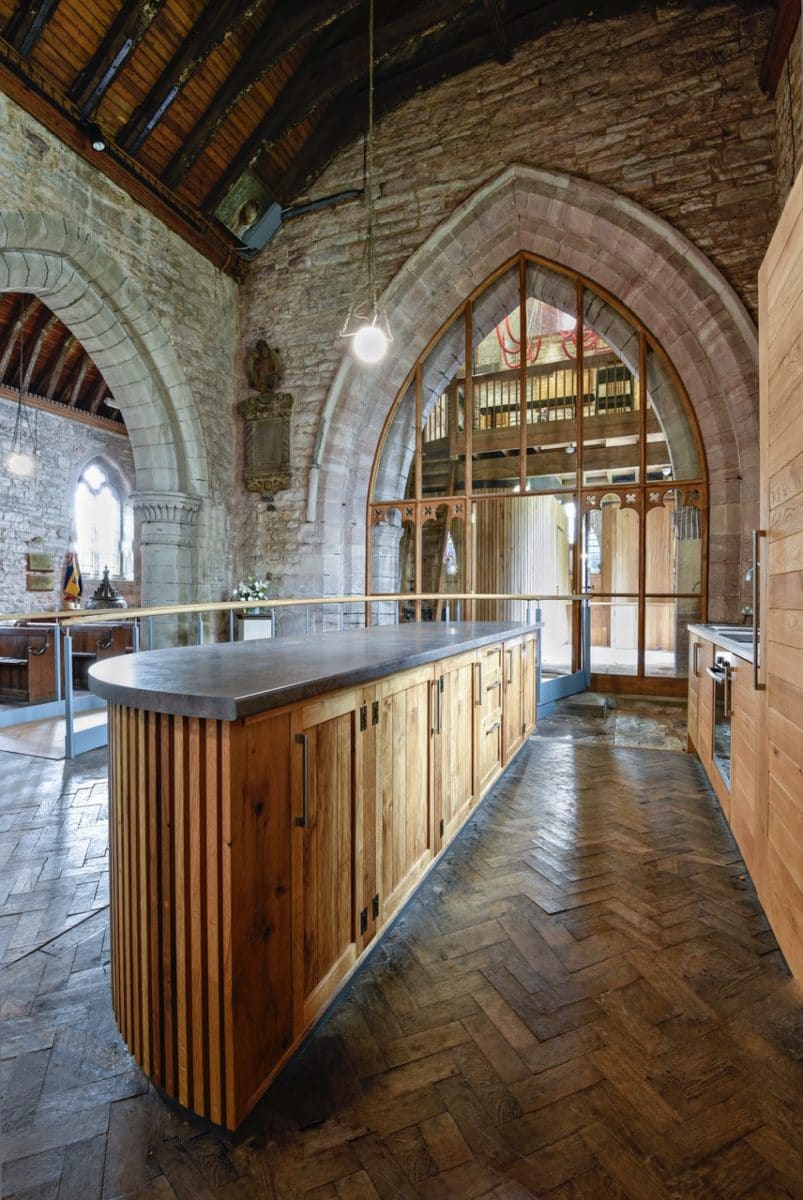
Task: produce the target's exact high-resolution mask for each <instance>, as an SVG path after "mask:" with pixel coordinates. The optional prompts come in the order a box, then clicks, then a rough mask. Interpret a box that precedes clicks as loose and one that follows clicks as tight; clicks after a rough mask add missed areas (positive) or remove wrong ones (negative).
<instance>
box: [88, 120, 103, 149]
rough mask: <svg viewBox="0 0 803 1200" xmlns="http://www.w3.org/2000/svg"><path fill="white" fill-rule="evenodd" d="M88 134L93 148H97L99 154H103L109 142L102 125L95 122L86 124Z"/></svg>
mask: <svg viewBox="0 0 803 1200" xmlns="http://www.w3.org/2000/svg"><path fill="white" fill-rule="evenodd" d="M86 136H87V137H88V138H89V141H90V144H91V146H92V149H93V150H96V151H97V152H98V154H102V153H103V151H104V150H105V149H106V147H107V145H108V142H107V141H106V137H105V135H104V133H103V130H102V129H101V127H100V125H97V124H95V123H94V122H91V123H90V124H88V125H87V126H86Z"/></svg>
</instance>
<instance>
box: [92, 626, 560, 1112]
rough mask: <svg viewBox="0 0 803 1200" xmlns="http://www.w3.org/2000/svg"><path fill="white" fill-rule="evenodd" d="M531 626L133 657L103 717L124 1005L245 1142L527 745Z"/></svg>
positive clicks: (165, 1070) (189, 1096)
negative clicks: (276, 1083) (343, 993)
mask: <svg viewBox="0 0 803 1200" xmlns="http://www.w3.org/2000/svg"><path fill="white" fill-rule="evenodd" d="M538 628H539V627H538V626H537V625H534V624H521V623H501V622H473V623H472V622H461V623H452V624H446V623H433V624H409V625H390V626H379V627H373V628H369V629H354V630H349V631H346V632H341V633H330V634H322V635H318V636H312V637H303V638H282V639H277V640H275V641H271V640H266V641H263V642H244V643H236V644H226V645H209V646H198V647H181V648H178V649H173V650H156V651H149V652H146V653H142V654H138V655H129V656H126V657H124V658H120V659H116V660H114V661H110V662H107V663H103V664H97V665H95V666H94V667H93V668H92V669H91V671H90V687H91V688H92V690H93V691H94V692H96V693H97V694H98V695H100V696H102V697H104V699H106V700H107V701H108V702H109V773H110V789H109V791H110V858H111V934H112V1001H113V1006H114V1011H115V1015H116V1017H117V1021H118V1024H119V1026H120V1030H121V1032H122V1034H123V1037H124V1038H125V1040H126V1042H127V1044H128V1046H129V1048H130V1050H131V1052H132V1054H133V1055H134V1057H135V1058H136V1059H137V1061H138V1062H139V1063H140V1065H141V1066H142V1068H143V1070H144V1071H145V1073H146V1074H147V1075H149V1076H150V1078H151V1079H152V1080H153V1082H154V1083H155V1084H156V1085H157V1086H158V1087H160V1088H161V1089H162V1090H163V1091H164V1092H165V1093H166V1094H167V1095H168V1096H170V1097H172V1098H174V1099H175V1100H177V1101H178V1102H179V1103H180V1104H182V1105H184V1106H186V1107H187V1108H189V1109H191V1110H193V1111H194V1112H196V1113H198V1114H199V1115H201V1116H204V1117H207V1118H209V1119H210V1120H212V1121H214V1122H216V1123H218V1124H222V1125H225V1126H227V1127H228V1128H232V1129H233V1128H236V1126H237V1125H238V1124H240V1122H241V1121H242V1119H243V1117H244V1116H245V1115H246V1114H247V1112H248V1111H249V1109H250V1108H251V1107H252V1106H253V1104H254V1103H255V1102H256V1100H257V1099H258V1098H259V1096H260V1095H261V1094H262V1093H263V1092H264V1090H265V1089H266V1088H267V1086H268V1085H269V1083H270V1082H271V1080H272V1079H273V1078H274V1077H275V1075H276V1074H277V1072H278V1070H279V1069H280V1067H281V1066H282V1064H283V1063H284V1062H285V1061H286V1060H287V1058H288V1057H289V1055H290V1054H291V1053H292V1052H293V1050H294V1049H295V1048H296V1047H297V1046H298V1045H299V1043H300V1042H301V1040H302V1039H303V1038H304V1036H305V1035H306V1033H307V1032H308V1031H309V1029H310V1028H311V1026H312V1025H313V1024H314V1022H315V1020H316V1019H317V1018H318V1017H319V1016H320V1014H321V1013H322V1012H323V1011H324V1009H325V1008H326V1006H327V1005H328V1004H329V1002H330V1001H331V1000H332V998H333V997H334V996H335V995H336V994H337V992H338V991H339V989H340V988H341V987H342V986H343V984H344V983H345V981H346V980H347V979H348V977H349V976H350V975H351V974H352V972H353V971H354V969H355V967H356V966H357V964H358V963H359V962H360V961H361V959H362V957H363V956H364V955H365V954H366V953H367V951H368V949H369V948H370V946H371V944H372V941H373V939H374V938H375V937H376V935H377V934H378V933H379V932H380V930H382V929H383V927H384V926H386V924H387V922H388V921H389V920H391V919H392V918H393V916H394V915H395V914H396V913H397V912H398V911H399V908H400V907H401V905H402V904H403V903H404V902H405V901H406V900H407V899H408V897H409V896H410V894H411V893H412V891H413V890H414V889H415V887H416V886H417V885H418V883H419V882H420V881H421V879H422V878H423V876H424V875H425V874H426V872H427V871H428V870H429V869H430V868H431V866H432V865H433V863H434V862H435V860H436V859H437V857H438V856H439V854H440V853H441V852H442V851H443V849H444V848H445V847H446V846H447V845H448V843H449V842H450V841H451V840H452V838H453V837H454V836H455V834H456V833H457V832H458V830H459V829H460V827H461V826H462V825H463V823H464V822H465V820H466V819H467V818H468V816H469V815H470V813H471V811H472V809H473V807H474V806H475V804H476V803H477V802H478V801H479V799H480V798H481V797H482V795H484V794H485V792H486V791H487V790H488V788H489V787H490V786H491V784H492V783H493V782H494V781H495V779H496V778H497V777H498V776H499V774H500V773H501V771H502V770H503V769H504V767H505V765H506V764H507V763H508V762H509V761H510V759H511V758H512V757H513V755H515V754H516V753H517V752H518V750H519V749H520V748H521V746H522V745H523V744H524V741H525V739H526V737H527V735H528V733H529V732H530V731H531V730H532V728H533V727H534V725H535V714H536V695H535V691H536V664H537V639H538Z"/></svg>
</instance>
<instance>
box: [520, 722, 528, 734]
mask: <svg viewBox="0 0 803 1200" xmlns="http://www.w3.org/2000/svg"><path fill="white" fill-rule="evenodd" d="M526 728H527V724H526V722H525V721H522V723H521V732H522V736H523V735H524V730H525V729H526Z"/></svg>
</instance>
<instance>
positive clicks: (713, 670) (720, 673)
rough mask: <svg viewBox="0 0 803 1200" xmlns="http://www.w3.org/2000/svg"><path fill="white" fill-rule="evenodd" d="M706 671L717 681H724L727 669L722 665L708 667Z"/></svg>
mask: <svg viewBox="0 0 803 1200" xmlns="http://www.w3.org/2000/svg"><path fill="white" fill-rule="evenodd" d="M706 671H707V672H708V674H709V675H710V676H711V678H712V679H715V680H716V682H717V683H723V682H724V679H725V671H724V669H723V668H722V667H706Z"/></svg>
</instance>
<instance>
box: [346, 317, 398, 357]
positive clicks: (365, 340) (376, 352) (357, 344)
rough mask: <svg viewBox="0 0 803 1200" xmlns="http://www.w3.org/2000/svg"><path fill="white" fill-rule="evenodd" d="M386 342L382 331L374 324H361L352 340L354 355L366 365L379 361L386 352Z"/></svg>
mask: <svg viewBox="0 0 803 1200" xmlns="http://www.w3.org/2000/svg"><path fill="white" fill-rule="evenodd" d="M388 344H389V343H388V339H387V337H386V335H385V333H384V331H383V330H382V329H380V328H379V326H378V325H375V324H370V325H368V324H366V325H361V326H360V328H359V329H358V330H357V332H356V333H355V335H354V340H353V342H352V345H353V347H354V353H355V355H356V357H357V358H358V359H359V360H360V362H363V363H367V364H368V365H373V364H374V363H378V362H381V360H382V359H383V358H384V357H385V355H386V354H387V350H388Z"/></svg>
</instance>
